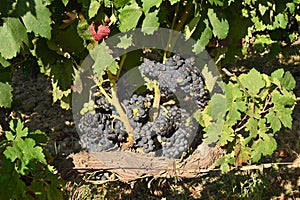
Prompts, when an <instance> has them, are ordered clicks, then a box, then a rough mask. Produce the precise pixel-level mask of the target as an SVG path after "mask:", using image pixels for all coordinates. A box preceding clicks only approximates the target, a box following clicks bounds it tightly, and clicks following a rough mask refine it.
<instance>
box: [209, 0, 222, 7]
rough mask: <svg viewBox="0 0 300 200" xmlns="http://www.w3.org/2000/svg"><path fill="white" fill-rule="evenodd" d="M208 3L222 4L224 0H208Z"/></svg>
mask: <svg viewBox="0 0 300 200" xmlns="http://www.w3.org/2000/svg"><path fill="white" fill-rule="evenodd" d="M208 1H209V3H210V4H212V5H213V4H215V5H217V6H223V4H224V2H223V1H221V0H208Z"/></svg>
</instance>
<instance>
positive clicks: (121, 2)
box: [113, 0, 131, 8]
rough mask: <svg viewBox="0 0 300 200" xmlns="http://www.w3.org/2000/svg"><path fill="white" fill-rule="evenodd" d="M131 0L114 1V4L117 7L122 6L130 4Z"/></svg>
mask: <svg viewBox="0 0 300 200" xmlns="http://www.w3.org/2000/svg"><path fill="white" fill-rule="evenodd" d="M130 1H131V0H118V1H113V4H114V5H115V7H116V8H122V7H123V6H125V5H127V4H129V2H130Z"/></svg>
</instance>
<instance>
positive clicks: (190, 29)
mask: <svg viewBox="0 0 300 200" xmlns="http://www.w3.org/2000/svg"><path fill="white" fill-rule="evenodd" d="M200 18H201V15H196V16H195V17H194V18H193V19H192V20H191V21H190V22H189V23H188V24H187V25H186V26H185V28H184V31H183V32H184V35H185V38H186V39H189V38H190V37H191V36H192V35H193V33H194V32H195V30H196V28H197V25H198V23H199V21H200Z"/></svg>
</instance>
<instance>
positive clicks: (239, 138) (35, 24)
mask: <svg viewBox="0 0 300 200" xmlns="http://www.w3.org/2000/svg"><path fill="white" fill-rule="evenodd" d="M299 6H300V1H299V0H284V1H275V0H267V1H256V0H246V1H238V0H208V1H198V0H187V1H182V0H139V1H138V0H114V1H109V0H27V1H19V0H2V1H1V7H0V38H1V42H0V106H1V107H5V108H10V106H11V104H12V99H13V98H12V90H13V89H12V87H11V85H10V80H11V77H12V76H13V73H14V71H15V70H16V69H17V68H19V67H25V68H32V67H33V66H39V69H40V72H42V73H44V74H45V75H47V76H48V77H49V78H50V79H51V81H52V86H53V93H52V94H53V100H54V102H56V101H60V104H61V106H62V107H63V108H65V109H69V108H71V95H72V89H71V86H72V85H74V83H76V77H78V76H77V73H78V70H79V66H80V64H81V63H82V62H83V60H84V58H85V57H86V56H87V55H88V54H89V53H90V52H91V55H92V57H93V56H94V58H95V64H94V66H95V67H94V69H95V73H96V74H98V75H99V74H101V73H102V72H103V70H105V69H106V68H107V67H108V70H110V71H111V72H112V74H116V73H117V70H118V63H117V62H114V63H113V65H110V66H108V64H107V63H110V62H111V61H112V60H113V58H112V57H111V55H110V54H109V51H107V50H106V46H105V43H103V42H102V43H101V44H100V45H98V43H97V42H96V41H94V39H93V37H92V35H91V34H90V32H89V31H88V27H89V25H91V24H92V23H94V22H98V23H99V24H103V23H104V21H105V19H106V17H109V18H110V22H109V24H108V25H109V27H110V30H111V33H110V35H114V34H116V33H119V32H126V31H128V30H132V29H135V28H142V30H143V32H144V33H145V34H152V33H153V32H154V31H155V30H156V29H158V28H159V27H163V28H168V29H173V30H176V31H179V32H182V33H184V34H185V36H186V38H187V39H188V38H193V39H194V40H196V41H197V42H196V44H195V45H194V46H192V47H191V48H192V49H193V51H194V52H195V53H196V54H198V53H200V52H202V51H203V50H204V49H206V48H208V47H210V46H216V47H220V48H219V49H220V51H219V53H221V54H223V55H224V57H223V59H222V60H221V63H222V64H224V63H228V62H231V63H234V61H235V59H236V57H237V56H243V55H246V54H247V53H248V49H249V47H254V48H255V49H256V50H257V51H265V50H268V51H269V52H270V55H273V58H274V57H275V56H276V55H277V54H278V53H279V52H280V51H281V49H282V45H283V44H285V45H286V44H287V45H289V44H291V43H293V42H294V41H296V40H298V39H299V30H294V29H293V26H294V25H295V23H296V24H297V23H299V22H300V15H299ZM129 42H130V39H128V38H123V40H121V42H120V43H119V44H118V45H119V47H121V48H122V47H126V46H127V45H128V43H129ZM95 49H96V50H95ZM92 50H93V51H92ZM99 56H100V57H105V58H107V63H106V62H105V63H104V64H103V62H100V65H99V63H98V60H97V59H96V58H99ZM8 76H9V77H8ZM253 83H255V84H253ZM221 87H222V88H223V89H224V91H226V95H225V96H224V95H223V96H222V95H217V96H213V97H212V101H211V102H210V104H209V106H208V107H207V108H206V109H205V111H204V112H203V113H202V114H201V116H198V117H199V122H200V123H202V124H203V125H204V127H205V129H204V130H205V131H206V141H207V142H208V143H211V142H215V143H217V144H219V145H221V146H225V147H227V150H228V154H226V155H225V156H224V157H223V158H222V159H221V160H220V161H219V164H220V165H221V166H222V169H224V170H228V169H229V165H241V164H242V163H244V162H248V161H251V162H257V161H259V160H260V158H261V156H262V155H271V154H272V153H273V151H274V150H275V149H276V141H275V139H274V137H273V136H274V134H275V133H276V132H277V131H279V130H280V129H281V127H288V128H291V125H292V118H291V114H292V110H293V108H294V105H295V96H294V94H293V92H292V90H293V89H294V87H295V80H294V79H293V77H292V76H291V74H290V73H289V72H284V69H280V70H277V71H275V72H273V73H272V74H271V75H270V76H268V75H266V74H261V73H259V72H258V71H257V70H255V69H252V70H250V71H249V72H248V73H247V74H242V75H240V76H232V77H230V80H229V81H228V82H227V83H226V84H224V85H221ZM225 100H226V107H225V108H220V110H217V111H219V112H218V113H215V112H214V113H211V110H210V109H211V107H212V106H215V105H220V103H221V102H224V101H225ZM233 102H234V103H233ZM218 120H221V121H218ZM12 130H15V129H12ZM16 132H17V137H18V139H17V138H15V137H14V136H12V135H11V134H10V133H7V134H6V137H7V141H13V142H12V143H11V146H8V147H7V148H6V150H5V151H4V155H5V156H6V158H7V159H8V160H10V161H11V163H10V162H8V160H6V161H5V162H3V163H2V165H11V167H12V168H14V169H15V171H14V172H13V173H15V174H14V175H13V177H17V176H20V175H24V173H26V170H28V168H27V165H28V162H29V161H30V160H31V158H32V157H30V155H26V154H24V155H23V154H20V153H18V152H17V150H16V148H17V147H20V148H23V147H24V146H26V147H28V148H29V149H30V148H33V149H32V151H37V152H40V154H38V155H36V157H35V158H36V159H38V160H39V161H40V162H41V163H43V164H46V163H45V161H44V160H43V158H42V153H41V149H40V148H39V147H37V146H35V143H34V140H33V139H30V138H29V137H28V136H29V135H27V134H24V135H22V134H21V132H20V131H18V130H16ZM25 132H26V131H25ZM220 133H221V134H220ZM18 134H21V135H19V136H18ZM21 138H24V139H21ZM28 152H31V151H29V150H28ZM16 157H18V158H19V159H20V161H21V165H18V166H13V163H14V162H15V159H14V158H16ZM7 169H8V168H7ZM2 185H3V184H2ZM23 187H25V186H24V185H23V184H21V185H20V188H23ZM35 190H39V189H38V187H36V188H35ZM16 195H19V194H18V193H16ZM20 195H21V194H20ZM21 197H22V196H21Z"/></svg>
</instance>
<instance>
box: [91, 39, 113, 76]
mask: <svg viewBox="0 0 300 200" xmlns="http://www.w3.org/2000/svg"><path fill="white" fill-rule="evenodd" d="M90 54H91V57H92V59H93V60H94V61H95V63H94V64H93V66H92V68H93V69H94V73H95V74H96V76H97V77H98V78H100V77H101V76H102V74H103V72H104V70H105V69H106V68H107V67H109V69H110V70H112V71H111V72H112V73H114V74H115V73H116V69H117V68H118V64H117V63H116V61H115V59H114V58H113V56H112V55H111V52H110V49H109V48H108V47H107V46H106V43H105V42H104V41H103V42H101V43H100V44H99V45H97V46H96V47H95V48H94V49H93V50H92V51H91V52H90Z"/></svg>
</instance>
